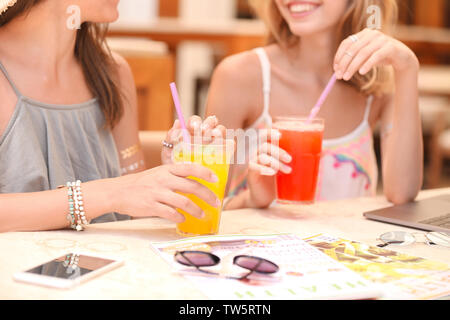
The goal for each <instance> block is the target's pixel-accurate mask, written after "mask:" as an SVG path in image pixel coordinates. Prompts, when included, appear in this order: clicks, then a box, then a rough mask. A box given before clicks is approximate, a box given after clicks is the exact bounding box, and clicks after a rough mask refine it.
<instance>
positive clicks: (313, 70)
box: [288, 32, 336, 80]
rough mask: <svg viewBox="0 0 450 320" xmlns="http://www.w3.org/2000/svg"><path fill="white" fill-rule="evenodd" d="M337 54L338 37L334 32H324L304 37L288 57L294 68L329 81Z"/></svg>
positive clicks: (289, 51) (290, 51)
mask: <svg viewBox="0 0 450 320" xmlns="http://www.w3.org/2000/svg"><path fill="white" fill-rule="evenodd" d="M335 52H336V37H334V35H333V33H332V32H322V33H317V34H314V35H309V36H302V37H301V38H300V41H299V43H298V45H296V46H295V47H293V48H291V49H289V50H288V55H289V56H290V57H292V59H290V60H291V61H292V66H293V67H294V68H298V69H299V70H301V71H302V72H303V73H304V72H306V73H310V74H315V75H318V76H319V78H320V80H322V78H323V80H328V78H329V77H330V76H331V75H332V73H333V60H334V55H335Z"/></svg>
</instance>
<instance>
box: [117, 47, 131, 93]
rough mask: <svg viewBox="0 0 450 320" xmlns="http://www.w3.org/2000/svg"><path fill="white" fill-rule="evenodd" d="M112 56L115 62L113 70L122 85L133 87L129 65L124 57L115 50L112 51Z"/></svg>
mask: <svg viewBox="0 0 450 320" xmlns="http://www.w3.org/2000/svg"><path fill="white" fill-rule="evenodd" d="M112 58H113V60H114V62H115V65H116V70H115V71H116V74H117V75H118V77H119V81H120V83H121V85H124V86H125V87H128V86H131V87H134V78H133V72H132V71H131V68H130V65H129V64H128V62H127V60H125V58H124V57H122V56H121V55H120V54H118V53H117V52H112Z"/></svg>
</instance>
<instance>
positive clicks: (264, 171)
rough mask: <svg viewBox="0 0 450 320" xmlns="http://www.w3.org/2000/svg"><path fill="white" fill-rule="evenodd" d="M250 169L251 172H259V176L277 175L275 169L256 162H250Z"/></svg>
mask: <svg viewBox="0 0 450 320" xmlns="http://www.w3.org/2000/svg"><path fill="white" fill-rule="evenodd" d="M248 167H249V169H250V170H253V171H256V172H259V174H260V175H263V176H274V175H276V174H277V172H276V171H275V170H274V169H272V168H269V167H266V166H263V165H261V164H259V163H257V162H254V161H250V162H249V164H248Z"/></svg>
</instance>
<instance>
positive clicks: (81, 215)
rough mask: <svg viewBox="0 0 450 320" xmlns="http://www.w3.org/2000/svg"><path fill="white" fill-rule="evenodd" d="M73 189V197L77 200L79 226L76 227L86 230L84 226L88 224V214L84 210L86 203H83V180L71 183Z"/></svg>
mask: <svg viewBox="0 0 450 320" xmlns="http://www.w3.org/2000/svg"><path fill="white" fill-rule="evenodd" d="M71 186H72V189H73V199H74V202H75V214H76V216H77V218H78V219H77V226H76V227H75V229H76V230H77V231H82V230H84V226H85V225H87V224H88V222H87V220H86V215H85V212H84V203H83V193H82V192H81V181H80V180H77V181H76V182H72V183H71Z"/></svg>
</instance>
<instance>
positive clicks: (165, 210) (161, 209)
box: [151, 201, 185, 223]
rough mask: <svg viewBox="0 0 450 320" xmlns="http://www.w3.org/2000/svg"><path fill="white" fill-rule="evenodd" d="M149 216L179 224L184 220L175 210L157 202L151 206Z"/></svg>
mask: <svg viewBox="0 0 450 320" xmlns="http://www.w3.org/2000/svg"><path fill="white" fill-rule="evenodd" d="M151 215H152V216H157V217H161V218H164V219H167V220H170V221H173V222H175V223H181V222H184V220H185V218H184V216H183V215H182V214H181V213H179V212H178V211H177V210H176V209H175V208H173V207H171V206H169V205H166V204H164V203H161V202H157V201H155V202H154V203H153V204H152V208H151Z"/></svg>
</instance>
